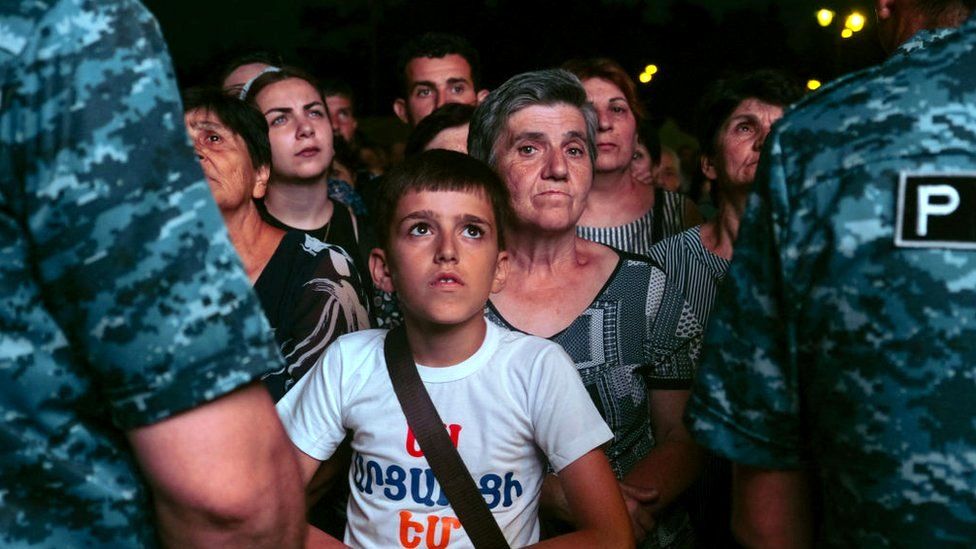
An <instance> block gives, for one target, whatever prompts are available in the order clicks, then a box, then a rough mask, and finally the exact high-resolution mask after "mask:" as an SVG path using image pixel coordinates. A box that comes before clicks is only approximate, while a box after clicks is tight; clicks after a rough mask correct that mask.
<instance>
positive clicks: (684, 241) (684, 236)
mask: <svg viewBox="0 0 976 549" xmlns="http://www.w3.org/2000/svg"><path fill="white" fill-rule="evenodd" d="M700 233H701V225H695V226H694V227H691V228H689V229H685V230H683V231H681V232H680V233H677V234H673V235H671V236H669V237H667V238H665V239H663V240H660V241H658V242H657V243H655V244H654V245H653V246H651V249H650V250H649V251H648V257H650V258H651V259H653V260H654V261H655V262H658V263H660V264H662V265H664V264H666V263H667V258H669V257H672V256H673V255H674V254H676V253H680V252H681V251H682V250H684V249H685V248H687V247H688V245H689V243H691V242H693V241H694V240H695V239H699V238H700V236H699V234H700Z"/></svg>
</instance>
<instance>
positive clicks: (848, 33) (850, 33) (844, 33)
mask: <svg viewBox="0 0 976 549" xmlns="http://www.w3.org/2000/svg"><path fill="white" fill-rule="evenodd" d="M840 36H841V38H850V37H852V36H854V31H852V30H851V29H844V30H842V31H840Z"/></svg>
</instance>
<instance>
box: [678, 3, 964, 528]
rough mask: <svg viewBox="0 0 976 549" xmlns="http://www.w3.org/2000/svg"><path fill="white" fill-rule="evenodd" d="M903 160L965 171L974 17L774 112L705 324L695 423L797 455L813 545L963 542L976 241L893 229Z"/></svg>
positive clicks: (762, 460)
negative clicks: (932, 238) (808, 477)
mask: <svg viewBox="0 0 976 549" xmlns="http://www.w3.org/2000/svg"><path fill="white" fill-rule="evenodd" d="M903 172H923V173H947V174H950V175H951V174H963V173H969V174H973V173H976V18H970V19H969V21H968V22H967V23H965V24H964V26H963V27H962V28H961V29H959V30H957V31H955V32H948V33H938V35H936V34H930V33H922V34H921V35H919V36H917V37H915V38H914V39H912V40H911V41H910V42H909V43H906V44H904V45H903V46H902V47H901V48H900V49H899V50H898V51H896V52H895V54H894V55H893V56H892V57H891V58H889V59H888V60H887V61H886V62H885V63H883V64H881V65H879V66H877V67H873V68H870V69H868V70H865V71H862V72H860V73H858V74H855V75H852V76H850V77H847V78H844V79H843V80H841V81H839V82H837V83H836V84H834V85H831V86H825V87H824V88H823V91H822V92H820V93H817V94H815V95H813V96H812V97H809V98H807V99H806V100H804V101H802V102H801V103H800V104H798V106H796V107H795V109H794V110H793V111H792V112H789V113H787V114H786V116H785V117H784V118H783V119H782V120H781V121H780V122H779V123H778V124H777V125H776V127H775V128H774V130H773V132H772V133H771V135H770V137H769V138H768V139H767V142H766V150H765V151H764V152H763V160H762V161H761V166H760V170H759V177H758V179H757V182H756V192H755V193H754V196H753V197H752V199H751V201H750V204H749V207H748V209H747V212H746V215H745V217H744V219H743V222H742V228H741V232H740V239H739V242H738V243H737V244H736V248H735V257H734V259H733V262H732V267H731V271H730V273H729V276H728V279H727V281H726V283H725V285H724V286H723V288H722V291H721V292H720V294H719V299H718V303H717V305H716V307H715V313H714V317H713V321H712V323H711V325H710V326H709V328H708V330H707V336H706V343H705V345H704V348H705V353H704V358H703V362H702V366H701V369H700V371H699V376H698V379H697V380H696V384H695V387H694V389H693V393H692V399H691V401H690V403H689V406H688V411H687V417H686V420H687V421H688V423H689V425H690V427H691V430H692V432H693V434H694V435H695V437H696V438H697V439H698V440H699V441H700V442H701V443H702V444H704V445H705V446H707V447H708V448H710V449H713V450H715V451H716V452H718V453H719V454H721V455H723V456H726V457H728V458H729V459H731V460H733V461H735V462H738V463H743V464H747V465H750V466H754V467H760V468H765V469H797V468H806V467H809V468H810V469H811V471H812V472H813V477H814V480H813V482H814V487H815V488H816V489H817V490H819V497H820V498H821V502H822V505H821V506H820V507H821V510H822V514H823V516H822V519H823V520H822V523H821V524H820V528H819V530H818V545H821V546H833V547H886V546H900V547H930V546H935V547H942V546H948V545H952V546H972V545H973V544H974V543H976V419H974V418H976V255H974V252H973V251H971V250H955V249H946V248H938V247H933V248H905V247H896V246H895V229H894V227H895V222H896V209H897V201H896V196H897V191H898V183H899V177H900V175H901V174H902V173H903Z"/></svg>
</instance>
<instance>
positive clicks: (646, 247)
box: [576, 190, 685, 255]
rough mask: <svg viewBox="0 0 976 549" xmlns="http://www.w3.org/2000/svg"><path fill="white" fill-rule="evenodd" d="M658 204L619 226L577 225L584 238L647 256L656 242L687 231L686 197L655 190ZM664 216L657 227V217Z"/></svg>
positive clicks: (577, 231)
mask: <svg viewBox="0 0 976 549" xmlns="http://www.w3.org/2000/svg"><path fill="white" fill-rule="evenodd" d="M654 204H655V206H654V207H653V208H651V209H650V210H648V212H647V213H646V214H644V215H642V216H641V217H638V218H637V219H635V220H633V221H631V222H630V223H626V224H624V225H617V226H616V227H584V226H582V225H577V227H576V234H577V235H579V236H580V237H581V238H585V239H587V240H592V241H593V242H599V243H600V244H604V245H606V246H610V247H611V248H616V249H618V250H622V251H625V252H629V253H632V254H638V255H647V254H648V253H649V252H650V250H651V246H653V245H654V244H655V243H657V242H659V241H661V240H663V239H665V238H668V237H669V236H673V235H676V234H678V233H680V232H681V231H683V230H685V196H684V195H683V194H679V193H673V192H669V191H664V190H658V191H657V192H656V193H655V199H654ZM658 212H659V213H660V214H661V217H662V219H661V220H660V224H659V225H658V226H657V228H655V223H654V217H655V215H656V213H658Z"/></svg>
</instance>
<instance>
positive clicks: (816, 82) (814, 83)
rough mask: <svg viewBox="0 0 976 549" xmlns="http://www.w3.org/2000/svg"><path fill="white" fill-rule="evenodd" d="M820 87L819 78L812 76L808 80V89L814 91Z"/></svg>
mask: <svg viewBox="0 0 976 549" xmlns="http://www.w3.org/2000/svg"><path fill="white" fill-rule="evenodd" d="M819 87H820V81H819V80H817V79H815V78H811V79H810V80H807V89H808V90H810V91H813V90H815V89H817V88H819Z"/></svg>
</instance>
